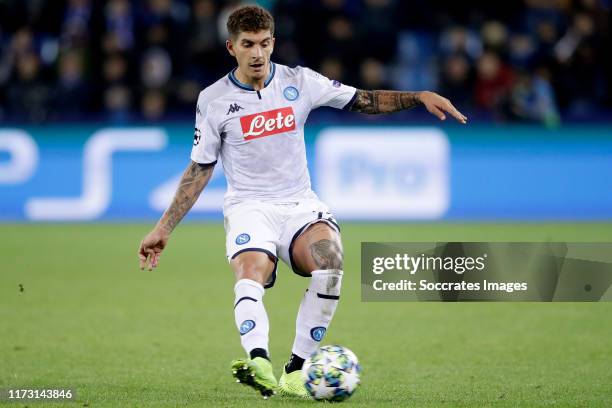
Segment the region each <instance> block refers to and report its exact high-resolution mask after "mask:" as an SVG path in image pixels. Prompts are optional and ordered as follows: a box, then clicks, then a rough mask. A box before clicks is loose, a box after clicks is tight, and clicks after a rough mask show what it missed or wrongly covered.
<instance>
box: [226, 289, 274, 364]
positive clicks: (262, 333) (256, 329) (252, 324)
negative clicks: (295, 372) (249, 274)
mask: <svg viewBox="0 0 612 408" xmlns="http://www.w3.org/2000/svg"><path fill="white" fill-rule="evenodd" d="M234 293H235V294H236V300H235V301H234V317H235V319H236V326H237V327H238V331H239V333H240V342H241V343H242V347H243V348H244V350H245V351H246V352H247V354H249V355H250V357H251V358H255V357H265V358H268V332H269V329H270V325H269V322H268V315H267V313H266V309H265V307H264V304H263V295H264V288H263V286H261V284H259V283H258V282H255V281H254V280H251V279H240V280H239V281H238V282H236V285H235V286H234Z"/></svg>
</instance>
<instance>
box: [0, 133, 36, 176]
mask: <svg viewBox="0 0 612 408" xmlns="http://www.w3.org/2000/svg"><path fill="white" fill-rule="evenodd" d="M2 150H3V151H7V152H9V154H10V156H11V158H10V160H9V161H8V163H4V164H3V163H0V184H18V183H23V182H25V181H27V180H28V179H29V178H30V177H31V176H32V173H34V169H35V168H36V165H37V164H38V146H37V145H36V142H35V141H34V139H32V137H31V136H30V135H29V134H28V133H27V132H24V131H23V130H20V129H4V130H0V151H2Z"/></svg>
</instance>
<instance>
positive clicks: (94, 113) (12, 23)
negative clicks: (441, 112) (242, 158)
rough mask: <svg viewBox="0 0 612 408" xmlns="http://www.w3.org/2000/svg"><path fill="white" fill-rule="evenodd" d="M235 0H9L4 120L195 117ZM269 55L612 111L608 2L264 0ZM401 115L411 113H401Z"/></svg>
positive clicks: (542, 111) (510, 99)
mask: <svg viewBox="0 0 612 408" xmlns="http://www.w3.org/2000/svg"><path fill="white" fill-rule="evenodd" d="M240 3H241V2H240V1H215V0H143V1H130V0H108V1H92V0H56V1H43V0H2V1H0V106H1V108H0V120H3V121H24V122H38V123H40V122H50V121H51V122H56V121H73V120H79V121H82V120H92V119H96V120H105V121H111V122H114V123H117V122H126V121H131V120H147V121H149V120H162V119H191V118H192V116H193V107H194V104H195V102H196V98H197V95H198V92H199V90H201V89H202V88H203V87H205V86H207V85H209V84H211V83H212V82H214V81H215V80H216V79H218V78H219V77H220V76H222V75H224V74H226V73H227V72H228V71H229V70H230V68H231V67H232V63H233V61H232V59H231V57H229V56H228V55H227V52H226V51H225V48H224V42H225V39H226V31H225V22H226V19H227V16H228V15H229V13H230V11H231V10H232V8H233V7H235V6H236V5H237V4H240ZM259 4H261V5H262V6H264V7H267V8H269V9H270V10H271V11H272V12H273V14H274V16H275V18H276V24H277V27H276V37H277V46H276V50H275V54H274V60H275V61H277V62H279V63H283V64H288V65H291V66H293V65H305V66H309V67H311V68H313V69H315V70H319V71H320V72H322V73H323V74H325V75H326V76H328V77H330V78H336V79H339V80H341V81H344V82H346V83H349V84H353V85H355V86H358V87H362V88H366V89H375V88H393V89H404V90H422V89H429V90H435V91H438V92H440V93H443V94H444V95H447V96H448V97H449V98H450V99H451V100H453V101H454V102H455V104H456V105H457V106H459V107H461V108H462V109H463V110H465V111H468V112H469V113H470V116H471V117H472V118H473V119H476V118H482V119H486V120H493V121H497V122H503V121H506V122H507V121H512V122H514V121H521V122H544V123H547V124H549V125H555V124H557V123H558V122H559V120H560V119H562V120H605V119H607V118H608V117H609V116H610V113H611V109H612V98H611V86H612V78H611V72H612V62H611V61H612V54H611V53H610V49H612V43H611V39H610V26H609V25H610V1H609V0H516V1H505V2H490V1H484V0H473V1H464V2H454V3H453V2H451V3H449V2H446V1H441V0H413V1H398V0H316V1H299V0H276V1H274V0H268V1H260V2H259ZM403 117H406V116H403Z"/></svg>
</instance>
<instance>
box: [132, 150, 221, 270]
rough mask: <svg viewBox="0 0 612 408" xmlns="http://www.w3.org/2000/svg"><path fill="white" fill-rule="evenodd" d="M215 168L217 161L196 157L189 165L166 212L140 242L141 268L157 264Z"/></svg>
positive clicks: (150, 268)
mask: <svg viewBox="0 0 612 408" xmlns="http://www.w3.org/2000/svg"><path fill="white" fill-rule="evenodd" d="M213 169H214V164H199V163H196V162H193V161H192V162H191V163H190V164H189V166H187V169H186V170H185V172H184V173H183V177H182V178H181V181H180V183H179V186H178V189H177V190H176V193H175V195H174V199H173V200H172V203H171V204H170V207H168V209H167V210H166V211H165V212H164V215H162V217H161V218H160V220H159V221H158V223H157V225H156V226H155V228H154V229H153V231H151V232H150V233H149V234H148V235H147V236H146V237H144V239H143V240H142V242H141V243H140V248H139V249H138V257H139V258H140V269H145V268H148V269H149V270H152V269H153V268H155V267H156V266H157V264H158V262H159V257H160V255H161V252H162V251H163V249H164V247H165V246H166V244H167V243H168V239H169V238H170V234H171V233H172V231H173V230H174V228H175V227H176V226H177V224H178V223H179V222H180V221H181V220H182V219H183V217H184V216H185V214H187V212H188V211H189V210H190V209H191V207H193V204H195V202H196V201H197V199H198V197H199V196H200V194H201V193H202V190H204V187H205V186H206V184H208V181H209V180H210V177H211V176H212V172H213Z"/></svg>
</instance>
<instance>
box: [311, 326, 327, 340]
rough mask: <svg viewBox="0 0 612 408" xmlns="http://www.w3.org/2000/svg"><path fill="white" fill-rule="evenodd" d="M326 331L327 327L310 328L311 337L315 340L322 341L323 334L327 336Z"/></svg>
mask: <svg viewBox="0 0 612 408" xmlns="http://www.w3.org/2000/svg"><path fill="white" fill-rule="evenodd" d="M326 331H327V330H326V329H325V327H321V326H319V327H314V328H313V329H311V330H310V337H312V339H313V340H314V341H321V339H323V336H325V332H326Z"/></svg>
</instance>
